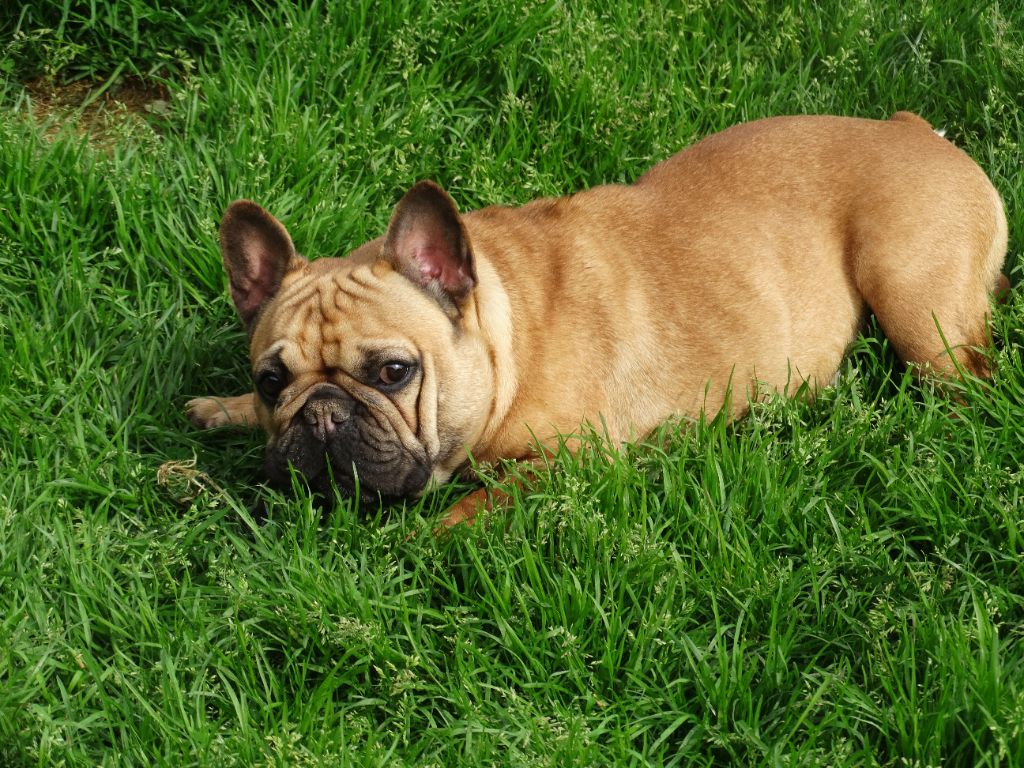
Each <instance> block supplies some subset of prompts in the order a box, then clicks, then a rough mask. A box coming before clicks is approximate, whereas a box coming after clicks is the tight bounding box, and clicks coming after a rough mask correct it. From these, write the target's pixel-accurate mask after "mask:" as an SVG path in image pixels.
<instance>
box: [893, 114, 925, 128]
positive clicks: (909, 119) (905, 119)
mask: <svg viewBox="0 0 1024 768" xmlns="http://www.w3.org/2000/svg"><path fill="white" fill-rule="evenodd" d="M889 119H890V120H896V121H897V122H900V123H911V124H912V125H919V126H921V127H922V128H924V129H925V130H928V131H930V130H932V124H931V123H929V122H928V121H927V120H925V119H924V118H923V117H921V116H920V115H915V114H914V113H913V112H905V111H901V112H897V113H896V114H895V115H893V116H892V117H890V118H889Z"/></svg>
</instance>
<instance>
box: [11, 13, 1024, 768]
mask: <svg viewBox="0 0 1024 768" xmlns="http://www.w3.org/2000/svg"><path fill="white" fill-rule="evenodd" d="M15 5H17V4H15ZM27 5H29V6H31V8H30V9H28V10H23V9H20V8H8V6H6V5H5V6H4V10H0V178H2V183H0V334H2V339H3V355H2V356H0V764H2V765H5V766H12V767H14V768H22V767H26V766H57V765H65V766H95V765H103V766H120V765H125V766H128V765H132V766H134V765H139V766H143V765H146V766H148V765H168V766H187V765H209V766H229V765H242V766H256V765H266V766H294V765H323V766H339V765H381V766H383V765H388V766H392V765H409V766H414V765H415V766H431V765H433V766H454V765H551V766H567V765H578V766H591V765H699V766H708V765H717V766H733V765H790V766H791V765H810V766H816V765H830V766H838V765H886V766H889V765H891V766H938V765H943V766H1017V765H1021V764H1022V763H1024V631H1022V629H1021V627H1022V626H1024V574H1022V572H1021V567H1022V565H1021V564H1022V559H1021V558H1022V554H1024V503H1022V502H1024V498H1022V497H1024V469H1022V467H1021V457H1022V456H1024V431H1022V430H1021V427H1020V425H1021V424H1022V423H1024V363H1022V361H1021V348H1022V346H1024V330H1022V329H1024V299H1022V298H1021V297H1020V295H1015V296H1014V297H1013V298H1012V299H1011V300H1010V302H1009V303H1008V304H1007V305H1005V306H1002V307H998V308H996V310H995V318H994V322H995V328H996V335H997V337H998V338H999V340H1000V348H999V351H998V352H997V353H996V356H997V363H998V375H997V377H996V378H995V380H994V381H993V382H992V383H991V384H984V383H979V382H970V383H968V384H966V385H964V386H963V387H962V388H959V389H960V391H959V392H957V393H950V392H948V391H933V389H932V388H931V387H930V386H927V385H924V386H921V385H918V384H917V383H915V382H913V381H912V380H911V379H910V378H909V377H907V376H905V375H904V374H903V373H902V372H901V371H900V369H899V367H898V365H896V363H895V360H894V357H893V355H892V354H891V352H890V350H889V349H888V346H887V344H886V342H885V340H884V338H882V337H881V336H880V335H879V334H878V333H877V332H874V333H869V334H868V335H866V336H865V337H864V338H863V339H862V341H860V342H859V343H858V344H857V346H856V348H855V349H854V350H853V351H852V353H851V356H850V357H849V359H848V361H847V362H846V364H845V365H844V370H843V372H844V375H843V377H842V379H841V382H840V383H839V384H838V386H836V387H834V388H831V389H829V390H827V391H826V392H824V393H822V395H821V396H820V397H819V398H818V399H817V401H816V402H814V403H813V404H808V403H794V402H782V401H772V402H769V403H766V404H763V405H759V406H756V407H755V408H754V410H753V413H752V414H751V416H750V417H749V418H747V419H745V420H743V421H742V422H740V423H738V424H735V425H726V424H723V423H721V422H720V421H713V422H711V423H706V424H702V425H698V426H697V427H695V428H687V429H679V428H675V427H671V426H668V427H666V428H665V431H664V434H662V435H659V436H658V439H657V440H654V441H651V444H650V445H645V446H636V447H631V448H629V449H627V450H625V451H623V452H622V453H620V454H615V455H613V456H611V457H609V456H608V455H607V451H606V449H605V448H604V447H602V446H601V445H600V443H598V442H597V441H590V442H588V443H587V444H586V446H585V449H584V450H583V451H582V452H581V453H580V454H579V455H578V456H575V457H574V456H570V455H568V454H560V455H558V456H556V457H554V458H553V459H552V462H551V465H550V467H549V471H541V472H540V473H539V474H538V475H537V476H536V477H534V478H532V479H531V480H529V481H528V482H527V483H526V485H525V486H524V487H523V488H521V489H520V488H512V489H510V490H511V493H512V494H513V497H514V501H513V503H512V504H511V506H510V508H509V509H508V510H505V511H503V512H501V513H500V514H498V515H496V516H494V517H493V518H492V519H491V522H490V524H489V525H487V526H478V527H476V528H474V529H472V530H461V531H458V532H456V534H455V535H454V536H452V537H450V538H447V539H442V540H438V539H436V538H434V537H433V536H432V534H431V528H432V526H433V524H434V522H435V521H436V519H437V516H438V515H439V514H440V513H441V511H442V510H443V509H444V507H445V505H446V503H448V502H449V501H450V500H451V499H452V498H454V497H455V494H456V493H459V492H461V490H460V489H458V488H451V489H445V490H444V491H442V492H440V493H439V494H437V495H435V496H433V497H431V498H428V499H425V500H423V501H421V502H419V503H415V504H409V505H407V506H404V507H397V508H392V509H387V510H379V509H376V508H369V507H366V506H364V507H363V508H358V509H357V508H356V507H355V505H354V504H352V503H350V502H347V501H346V502H343V503H342V504H341V505H340V506H339V508H338V509H337V510H336V511H335V512H334V513H331V514H327V515H322V514H321V512H320V510H319V509H317V508H316V507H315V506H314V504H313V502H312V501H311V500H310V499H309V498H308V497H307V496H305V495H304V493H303V492H302V491H296V492H295V493H294V494H290V495H287V496H280V495H275V494H272V493H270V492H267V491H262V490H260V487H259V475H258V467H259V464H260V454H261V445H260V438H259V437H258V436H257V435H251V434H245V433H235V432H217V433H205V434H203V433H197V432H196V431H195V430H193V429H192V428H191V427H190V426H189V424H188V423H187V422H186V420H185V419H184V417H183V416H182V406H183V404H184V402H185V400H186V399H187V398H188V397H190V396H194V395H198V394H206V393H210V392H240V391H242V390H243V389H244V388H245V387H246V386H247V364H246V361H245V353H244V349H245V338H244V333H243V331H242V330H241V328H240V327H239V324H238V322H237V320H236V318H235V317H234V314H233V309H232V308H231V306H230V302H229V301H228V300H227V298H226V291H225V282H224V278H223V276H222V274H221V268H220V262H219V256H218V253H217V250H216V245H215V242H216V226H217V221H218V220H219V217H220V214H221V212H222V211H223V209H224V207H225V205H226V204H227V203H228V202H229V201H230V200H231V199H233V198H235V197H242V196H245V197H251V198H253V199H256V200H259V201H260V202H261V203H263V204H264V205H265V206H266V207H268V208H269V209H270V210H272V211H273V212H274V213H275V214H276V215H278V216H279V217H280V218H282V219H283V220H284V221H285V222H286V223H287V224H288V226H289V228H290V229H291V231H292V233H293V235H294V237H295V239H296V241H297V243H298V245H299V247H300V248H301V249H302V250H303V251H304V252H306V253H307V254H310V255H325V254H334V253H337V252H342V251H344V250H346V249H348V248H350V247H352V246H354V245H356V244H358V243H360V242H362V241H363V240H365V239H368V238H370V237H373V236H375V235H377V234H379V233H380V232H381V231H382V229H383V227H384V226H385V224H386V222H387V218H388V215H389V213H390V210H391V207H392V205H393V204H394V202H395V200H396V199H397V197H398V196H399V194H400V193H401V191H402V190H403V188H405V187H407V186H408V185H410V184H411V183H412V182H414V181H415V180H417V179H420V178H424V177H430V178H435V179H437V180H438V181H440V182H441V183H443V184H444V185H445V186H446V187H447V188H448V189H449V190H450V191H451V192H452V194H453V196H454V197H455V199H456V200H457V201H458V203H459V204H460V206H461V207H463V208H464V209H469V208H473V207H476V206H479V205H483V204H486V203H494V202H503V203H516V202H522V201H525V200H528V199H530V198H532V197H534V196H537V195H540V194H557V193H565V192H570V191H572V190H575V189H578V188H580V187H584V186H589V185H594V184H598V183H601V182H606V181H619V180H623V181H625V180H631V179H633V178H635V177H636V176H637V175H639V174H640V173H641V172H642V171H643V170H644V169H646V168H647V167H648V166H649V165H651V164H653V163H654V162H656V161H658V160H660V159H662V158H664V157H666V156H668V155H669V154H670V153H672V152H673V151H674V150H676V149H678V148H680V147H682V146H685V145H686V144H688V143H690V142H692V141H694V140H696V139H697V138H699V137H700V136H703V135H706V134H707V133H709V132H712V131H715V130H718V129H721V128H724V127H726V126H727V125H730V124H732V123H735V122H739V121H742V120H746V119H752V118H756V117H760V116H765V115H771V114H780V113H802V112H834V113H843V114H855V115H863V116H869V117H885V116H888V115H889V114H890V113H892V112H894V111H896V110H897V109H912V110H914V111H917V112H919V113H920V114H922V115H924V116H925V117H926V118H927V119H929V120H930V121H932V122H933V123H934V124H936V125H938V126H943V127H945V128H946V129H947V131H948V136H949V137H950V138H951V139H952V140H954V141H955V142H957V143H958V144H960V145H961V146H963V147H964V148H965V149H966V150H967V151H968V152H969V153H970V154H971V155H972V156H973V157H975V158H976V159H977V160H978V162H979V163H980V164H981V165H982V166H983V167H984V168H985V170H986V171H987V172H988V173H989V174H990V176H991V177H992V179H993V181H994V182H995V184H996V186H997V187H998V188H999V190H1000V191H1001V193H1002V194H1003V196H1004V199H1005V201H1006V203H1007V207H1008V211H1009V218H1010V235H1011V254H1010V257H1009V261H1008V264H1007V269H1008V271H1010V272H1011V276H1012V277H1013V278H1014V280H1015V281H1016V280H1017V278H1018V277H1019V271H1020V260H1019V249H1020V240H1021V237H1022V233H1024V213H1022V210H1024V175H1022V174H1021V173H1020V168H1021V162H1022V158H1024V111H1022V110H1021V104H1024V10H1022V9H1021V8H1020V6H1019V4H1018V3H1016V2H1002V3H995V2H986V1H984V0H983V2H980V3H974V4H973V5H970V6H964V5H963V4H962V3H955V2H953V1H952V0H937V1H936V2H933V3H915V4H910V3H888V2H882V1H881V0H874V1H869V0H828V1H826V2H821V3H813V4H812V3H798V2H795V0H790V2H782V1H781V0H780V1H779V2H742V1H741V0H725V2H701V1H700V0H694V1H693V2H689V3H682V2H678V3H663V2H639V1H638V2H636V3H625V2H620V3H596V2H595V3H556V2H539V3H537V2H512V1H511V0H473V2H462V1H461V0H451V1H450V2H446V1H445V0H437V1H436V2H423V1H422V0H417V2H401V1H398V0H396V1H395V2H372V3H371V2H365V1H364V2H362V3H359V2H336V3H330V2H313V3H302V4H300V5H301V7H296V6H293V5H289V4H281V5H278V4H274V3H269V2H253V3H251V4H247V5H241V4H237V3H235V2H233V1H232V0H205V2H201V3H193V4H190V7H189V8H187V9H185V10H182V11H181V12H177V11H173V10H168V8H171V7H174V8H178V7H179V6H178V5H175V4H168V3H159V4H158V3H156V2H154V1H153V0H128V2H114V0H95V2H91V3H85V2H37V3H31V4H27ZM903 6H905V7H903ZM128 75H132V76H143V77H145V78H147V79H148V80H149V81H150V82H154V81H156V82H160V83H163V84H164V85H165V86H166V88H167V89H168V91H167V93H168V94H169V96H168V98H167V100H166V102H167V103H166V104H164V105H162V106H161V108H160V109H159V110H155V111H154V112H153V114H148V113H145V114H144V120H141V121H140V120H132V121H129V120H121V121H118V120H117V119H113V118H112V119H113V123H112V124H108V125H106V127H105V128H104V137H103V140H102V141H91V140H90V138H89V135H88V133H87V132H86V133H84V134H83V131H82V130H81V123H80V121H79V120H78V119H76V118H75V116H74V115H73V114H68V113H65V112H47V113H46V114H48V115H49V116H50V120H51V121H52V122H53V124H50V125H45V124H40V123H39V113H38V112H37V113H36V116H35V117H33V111H32V101H33V100H32V99H31V98H29V96H28V94H27V92H26V91H25V89H24V88H23V85H22V84H23V83H25V82H29V81H32V80H34V79H35V78H38V77H40V76H43V77H47V76H49V77H52V78H54V79H53V81H52V87H53V88H54V89H55V90H57V89H59V88H60V87H62V83H65V82H67V81H75V80H78V81H82V80H84V81H85V82H90V83H96V84H99V85H100V86H102V87H105V88H107V89H108V92H109V93H110V94H113V95H115V96H116V93H117V89H118V87H119V85H120V84H121V83H122V82H123V78H124V77H125V76H128ZM44 82H45V81H44ZM112 136H113V140H111V137H112ZM953 395H956V396H953ZM193 459H194V460H195V461H196V466H195V468H196V470H198V471H199V472H201V473H202V474H199V475H189V474H188V473H187V472H185V471H179V473H178V474H177V475H174V476H173V477H172V478H171V481H170V482H164V483H161V482H159V481H158V470H159V469H160V467H161V465H163V464H164V463H165V462H167V461H177V462H187V461H191V460H193ZM261 497H262V498H264V499H265V500H266V501H267V504H268V509H269V513H268V519H267V521H266V522H265V523H264V524H263V525H257V524H256V523H255V522H254V520H253V517H252V515H251V513H250V511H249V510H250V509H251V507H252V505H253V504H254V502H255V501H256V500H257V498H261Z"/></svg>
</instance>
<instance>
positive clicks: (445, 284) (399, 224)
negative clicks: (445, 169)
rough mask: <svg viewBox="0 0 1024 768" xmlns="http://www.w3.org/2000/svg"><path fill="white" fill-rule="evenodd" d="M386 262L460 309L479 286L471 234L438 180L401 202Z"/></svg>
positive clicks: (393, 220)
mask: <svg viewBox="0 0 1024 768" xmlns="http://www.w3.org/2000/svg"><path fill="white" fill-rule="evenodd" d="M381 255H382V257H383V258H384V259H385V260H386V261H387V262H388V263H390V264H391V266H392V267H394V269H395V270H396V271H397V272H399V273H400V274H402V275H405V276H406V277H407V278H409V279H410V280H412V281H413V282H414V283H418V284H419V285H422V286H423V287H425V288H427V289H428V290H430V292H431V293H433V294H434V295H435V296H437V297H438V298H440V299H444V298H448V299H449V300H450V301H451V302H452V303H453V304H454V305H455V308H456V309H459V308H461V306H462V302H463V301H464V300H465V299H466V298H467V297H468V296H469V294H470V292H471V291H472V290H473V287H474V286H475V285H476V271H475V269H474V267H473V253H472V250H471V248H470V244H469V235H468V233H467V232H466V227H465V225H464V224H463V222H462V217H461V216H459V211H458V209H457V208H456V207H455V203H454V202H453V201H452V199H451V198H450V197H449V196H448V193H447V192H445V191H444V190H443V189H441V187H439V186H438V185H437V184H435V183H434V182H432V181H421V182H419V183H418V184H416V186H414V187H413V188H412V189H410V190H409V191H408V192H406V193H405V196H404V197H403V198H402V199H401V200H400V201H399V203H398V205H397V206H396V207H395V212H394V214H393V215H392V216H391V223H390V224H389V225H388V232H387V235H386V236H385V238H384V249H383V251H382V254H381Z"/></svg>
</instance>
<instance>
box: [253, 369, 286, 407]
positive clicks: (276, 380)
mask: <svg viewBox="0 0 1024 768" xmlns="http://www.w3.org/2000/svg"><path fill="white" fill-rule="evenodd" d="M284 384H285V382H284V378H282V377H281V376H279V375H278V374H277V373H275V372H274V371H266V372H265V373H262V374H260V376H259V378H258V379H257V380H256V390H257V391H258V392H259V393H260V397H262V398H263V399H264V400H265V401H266V402H267V403H268V404H270V405H273V404H274V403H276V402H277V398H278V397H279V396H280V395H281V391H282V390H283V389H284Z"/></svg>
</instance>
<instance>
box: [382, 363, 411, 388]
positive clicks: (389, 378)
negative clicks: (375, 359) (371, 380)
mask: <svg viewBox="0 0 1024 768" xmlns="http://www.w3.org/2000/svg"><path fill="white" fill-rule="evenodd" d="M411 373H412V366H411V365H409V364H408V363H400V362H398V361H397V360H394V361H392V362H390V363H385V364H384V365H382V366H381V368H380V371H379V372H378V373H377V383H378V384H379V385H381V386H385V387H397V386H398V385H400V384H404V383H405V382H406V380H407V379H408V378H409V375H410V374H411Z"/></svg>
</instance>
